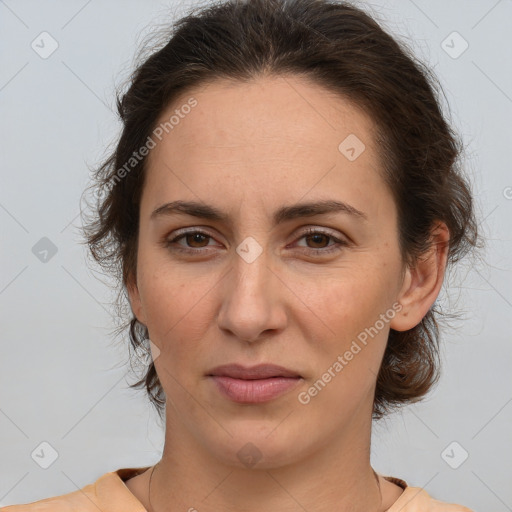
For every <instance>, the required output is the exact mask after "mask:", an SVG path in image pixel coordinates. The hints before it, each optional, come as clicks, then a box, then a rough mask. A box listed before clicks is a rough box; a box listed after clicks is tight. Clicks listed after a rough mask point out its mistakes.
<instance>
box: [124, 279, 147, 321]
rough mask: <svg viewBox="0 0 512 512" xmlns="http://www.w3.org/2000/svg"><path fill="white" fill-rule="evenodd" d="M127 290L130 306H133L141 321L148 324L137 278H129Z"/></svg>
mask: <svg viewBox="0 0 512 512" xmlns="http://www.w3.org/2000/svg"><path fill="white" fill-rule="evenodd" d="M126 290H127V292H128V298H129V300H130V306H131V308H132V311H133V314H134V315H135V316H136V318H137V320H138V321H139V322H140V323H142V324H144V325H146V317H145V315H144V308H143V307H142V301H141V298H140V293H139V288H138V286H137V283H136V280H135V279H130V280H129V282H128V283H127V284H126Z"/></svg>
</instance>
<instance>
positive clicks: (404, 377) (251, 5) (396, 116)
mask: <svg viewBox="0 0 512 512" xmlns="http://www.w3.org/2000/svg"><path fill="white" fill-rule="evenodd" d="M152 50H153V52H152V53H151V54H150V55H149V56H148V57H147V58H146V57H145V58H144V61H143V62H141V63H140V64H139V65H138V66H137V68H136V70H135V72H134V73H133V74H132V75H131V77H130V80H129V88H128V90H127V91H126V92H125V93H123V94H121V93H120V92H119V91H117V109H118V112H119V115H120V118H121V121H122V134H121V136H120V138H119V140H118V142H117V145H116V147H115V149H114V151H113V153H112V154H111V155H110V156H109V157H108V158H107V159H106V160H105V161H104V162H103V163H102V165H101V167H99V168H98V169H97V170H96V171H95V173H94V180H93V188H94V191H95V196H96V198H98V201H97V203H96V206H95V209H94V218H93V219H92V221H91V222H90V223H89V224H88V225H85V226H84V233H85V237H86V243H87V244H88V245H89V249H90V251H91V254H92V255H93V257H94V259H95V261H96V262H98V263H99V264H100V265H101V266H102V268H103V269H106V270H107V271H108V272H109V273H112V274H114V275H115V276H116V278H117V280H118V283H119V284H120V289H119V295H118V300H119V299H120V298H121V292H122V293H123V297H122V301H125V300H127V299H128V297H127V294H126V284H127V283H128V282H130V280H132V281H134V280H135V275H136V263H137V238H138V226H139V206H140V198H141V192H142V187H143V183H144V175H145V167H146V160H147V159H146V158H145V157H144V158H140V159H138V160H137V161H136V162H133V161H132V164H133V165H132V168H131V169H129V172H127V167H126V163H127V162H128V161H130V158H132V157H133V154H134V152H136V151H137V150H139V148H141V147H143V146H144V145H145V144H146V141H147V139H148V136H150V135H151V133H152V131H153V130H154V129H155V125H156V122H157V119H158V118H159V117H160V114H161V113H162V111H163V110H164V109H165V108H166V107H167V106H168V105H169V104H170V103H171V102H173V100H174V99H175V98H177V97H178V95H181V94H183V93H184V92H186V91H187V90H189V89H191V88H192V87H195V86H198V85H202V84H205V83H207V82H211V81H214V80H215V79H218V78H228V79H232V80H235V81H248V80H251V79H253V78H255V77H258V76H262V75H279V74H290V73H291V74H296V75H301V76H305V77H309V78H312V79H313V80H314V81H315V82H316V83H318V85H319V86H322V87H324V88H326V89H328V90H330V91H334V92H335V93H337V94H339V95H340V96H342V97H345V98H347V99H350V100H352V101H353V102H354V103H355V104H356V105H358V106H360V107H361V108H362V109H363V110H364V111H365V112H366V113H367V114H368V115H369V116H370V118H371V119H373V120H374V122H375V124H376V126H377V130H378V137H377V143H378V144H379V147H380V157H381V159H382V162H383V167H384V168H383V169H382V172H383V175H384V177H385V179H386V182H387V183H388V185H389V187H390V190H391V191H392V193H393V196H394V199H395V201H396V204H397V208H398V214H399V219H398V222H399V244H400V248H401V253H402V257H403V262H404V263H406V264H411V265H413V264H414V262H415V261H416V259H417V258H418V257H419V256H420V255H422V254H423V253H424V252H425V250H426V249H428V248H429V246H430V243H431V237H430V235H431V229H432V227H433V226H434V225H435V223H436V221H439V220H440V221H443V222H445V223H446V224H447V226H448V229H449V231H450V242H449V253H448V258H449V261H448V263H449V264H450V263H453V262H455V261H457V260H458V259H459V258H460V257H462V256H463V255H464V254H465V253H467V252H468V251H469V249H472V248H474V247H476V246H478V235H477V226H476V221H475V216H474V207H473V200H472V196H471V193H470V186H469V182H468V181H467V180H466V178H464V176H463V170H462V168H461V166H460V165H459V163H458V160H459V158H458V157H459V155H460V153H461V152H462V150H463V146H462V143H461V141H460V140H459V139H458V137H457V135H456V134H455V133H454V131H453V130H452V128H451V127H450V126H449V125H448V124H447V122H446V120H445V119H444V117H443V114H442V112H441V108H440V104H439V102H438V94H439V93H438V91H442V88H441V86H440V85H439V82H438V81H437V79H436V77H435V76H434V75H433V73H432V72H431V71H430V70H429V69H428V68H427V67H425V66H424V65H423V64H422V63H420V62H419V61H417V59H416V58H415V57H414V55H413V54H412V52H411V51H410V50H409V49H408V48H407V47H405V46H404V45H403V43H401V42H398V41H397V40H395V39H394V38H393V37H391V36H390V35H389V34H388V33H387V32H386V31H384V30H383V29H382V28H381V26H380V25H379V24H378V23H377V22H376V21H375V20H374V19H373V18H372V17H371V16H369V15H368V14H366V13H365V12H364V11H363V10H361V9H359V8H357V7H355V6H353V5H351V4H349V3H347V2H338V1H333V0H249V1H241V0H238V1H237V0H227V1H222V2H217V3H210V4H209V5H207V6H205V7H203V8H200V9H199V8H198V9H196V11H195V12H194V10H193V11H190V12H189V13H188V14H187V16H184V17H182V18H181V19H179V20H178V21H177V22H176V23H175V24H174V26H171V27H170V30H169V27H168V33H167V34H166V40H165V45H164V46H163V47H162V48H160V49H158V50H155V48H153V49H152ZM123 166H124V167H123ZM122 169H124V170H125V172H124V173H123V172H120V171H121V170H122ZM118 304H119V302H118ZM125 304H126V302H125ZM440 314H441V311H440V310H439V308H438V304H434V305H433V307H432V308H431V309H430V311H429V312H428V313H427V314H426V315H425V317H424V318H423V320H422V321H421V322H420V323H419V324H418V325H417V326H416V327H414V328H413V329H410V330H409V331H406V332H398V331H394V330H393V329H391V331H390V334H389V339H388V344H387V348H386V351H385V354H384V357H383V361H382V365H381V368H380V371H379V374H378V377H377V383H376V391H375V399H374V408H373V418H374V419H379V418H381V417H383V416H384V415H385V414H387V413H389V412H390V411H391V410H392V409H393V408H394V407H398V406H400V405H401V404H405V403H411V402H415V401H418V400H419V399H420V398H421V397H423V396H424V395H425V394H426V393H427V392H428V391H429V390H430V389H431V388H432V386H433V385H434V384H435V383H436V382H437V380H438V378H439V366H440V360H439V345H438V344H439V329H438V321H437V320H438V317H439V315H440ZM130 316H131V320H129V322H128V323H127V324H125V325H124V326H121V329H125V328H127V327H128V325H129V336H130V341H131V345H132V348H133V349H134V350H135V352H139V351H140V348H141V347H144V348H145V353H146V354H147V355H149V350H148V344H149V342H148V331H147V328H146V326H144V325H142V324H140V323H139V322H138V321H137V319H136V318H135V317H134V316H133V314H131V315H130ZM147 363H149V364H147ZM144 368H145V374H144V375H143V377H142V378H141V379H140V380H139V381H137V382H136V383H134V384H132V385H131V387H138V388H142V387H144V386H145V388H146V391H147V393H148V395H149V397H150V399H151V401H152V403H153V404H154V405H155V407H156V409H157V411H158V412H159V414H160V416H162V413H163V410H164V408H165V394H164V392H163V389H162V387H161V384H160V381H159V379H158V376H157V374H156V371H155V367H154V364H153V362H152V361H151V359H148V360H147V362H146V363H145V364H144Z"/></svg>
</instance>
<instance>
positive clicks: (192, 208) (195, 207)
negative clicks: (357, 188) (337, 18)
mask: <svg viewBox="0 0 512 512" xmlns="http://www.w3.org/2000/svg"><path fill="white" fill-rule="evenodd" d="M329 213H346V214H348V215H351V216H353V217H355V218H357V219H362V220H365V221H368V217H367V215H366V214H365V213H363V212H362V211H360V210H358V209H357V208H354V207H353V206H351V205H349V204H347V203H344V202H342V201H335V200H323V201H315V202H309V203H297V204H293V205H290V206H282V207H281V208H279V209H278V210H276V211H275V212H274V215H273V222H274V225H277V224H280V223H281V222H284V221H288V220H293V219H297V218H301V217H313V216H315V215H326V214H329ZM173 214H185V215H190V216H192V217H198V218H201V219H208V220H212V221H220V222H226V221H229V220H230V218H229V215H227V214H226V213H224V212H222V211H221V210H219V209H218V208H216V207H214V206H212V205H208V204H205V203H201V202H197V201H172V202H170V203H166V204H163V205H162V206H159V207H158V208H156V210H154V211H153V212H152V213H151V216H150V220H154V219H156V218H159V217H162V216H170V215H173Z"/></svg>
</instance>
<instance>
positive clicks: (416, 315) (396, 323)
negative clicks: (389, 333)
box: [390, 223, 450, 331]
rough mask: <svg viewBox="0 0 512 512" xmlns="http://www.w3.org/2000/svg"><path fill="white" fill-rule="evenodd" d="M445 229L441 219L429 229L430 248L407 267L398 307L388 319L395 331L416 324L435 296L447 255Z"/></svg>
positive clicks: (409, 327)
mask: <svg viewBox="0 0 512 512" xmlns="http://www.w3.org/2000/svg"><path fill="white" fill-rule="evenodd" d="M449 235H450V234H449V231H448V228H447V226H446V224H445V223H439V224H437V225H436V227H435V228H434V229H433V230H432V235H431V236H432V239H431V240H432V242H431V246H430V249H429V250H428V251H427V252H426V253H425V254H424V255H422V256H421V257H420V258H418V260H417V262H416V263H415V264H414V267H409V268H407V270H406V272H405V276H404V280H403V285H402V289H401V290H400V294H399V296H398V297H397V301H398V302H400V304H401V305H402V309H401V311H400V312H399V313H397V315H396V316H395V317H394V318H393V320H392V321H391V322H390V327H391V328H392V329H394V330H396V331H407V330H409V329H412V328H414V327H416V325H418V324H419V323H420V322H421V320H422V319H423V317H424V316H425V315H426V314H427V313H428V310H429V309H430V307H431V306H432V304H433V303H434V302H435V300H436V299H437V296H438V295H439V292H440V290H441V286H442V284H443V279H444V272H445V269H446V263H447V259H448V249H449Z"/></svg>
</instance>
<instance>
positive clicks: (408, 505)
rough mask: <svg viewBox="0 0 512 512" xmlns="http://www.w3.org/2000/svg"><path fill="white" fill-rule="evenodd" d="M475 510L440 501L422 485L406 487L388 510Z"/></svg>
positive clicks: (433, 511)
mask: <svg viewBox="0 0 512 512" xmlns="http://www.w3.org/2000/svg"><path fill="white" fill-rule="evenodd" d="M398 511H401V512H474V511H473V510H471V509H470V508H468V507H465V506H463V505H458V504H456V503H448V502H445V501H440V500H437V499H435V498H433V497H432V496H430V495H429V494H428V493H427V491H425V489H423V488H422V487H406V488H405V490H404V492H403V493H402V494H401V495H400V497H399V498H398V500H397V501H396V502H395V503H394V504H393V505H392V506H391V508H389V509H388V512H398Z"/></svg>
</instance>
